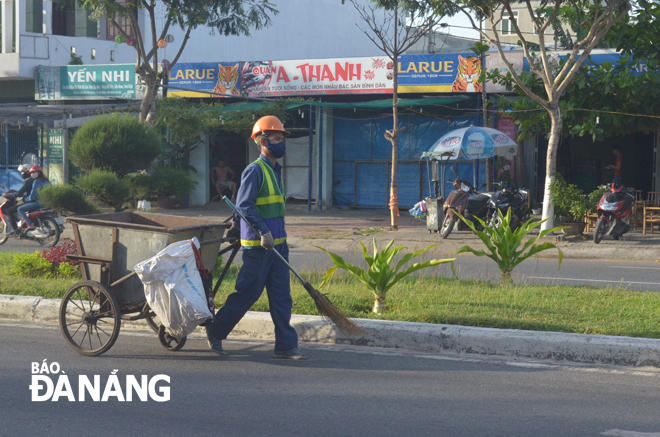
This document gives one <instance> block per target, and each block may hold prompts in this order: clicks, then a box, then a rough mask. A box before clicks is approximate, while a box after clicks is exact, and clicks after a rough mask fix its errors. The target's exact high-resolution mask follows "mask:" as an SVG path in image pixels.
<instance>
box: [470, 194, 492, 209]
mask: <svg viewBox="0 0 660 437" xmlns="http://www.w3.org/2000/svg"><path fill="white" fill-rule="evenodd" d="M488 199H490V195H488V194H483V193H482V194H477V195H475V196H470V197H469V198H468V204H467V208H468V210H471V211H475V210H477V209H479V208H481V207H482V206H485V205H486V203H487V202H488Z"/></svg>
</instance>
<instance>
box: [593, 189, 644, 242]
mask: <svg viewBox="0 0 660 437" xmlns="http://www.w3.org/2000/svg"><path fill="white" fill-rule="evenodd" d="M634 204H635V189H634V188H629V189H628V188H626V187H624V186H623V185H620V184H611V185H610V187H609V190H608V191H607V192H606V193H604V194H603V196H602V197H601V198H600V200H599V201H598V210H597V211H596V214H597V215H598V219H597V220H596V229H595V231H594V243H596V244H598V243H600V242H601V240H602V239H603V237H604V236H605V235H610V236H612V237H614V239H615V240H620V239H621V236H622V235H623V234H625V233H626V232H628V231H629V230H630V224H629V218H630V213H631V212H632V207H633V205H634Z"/></svg>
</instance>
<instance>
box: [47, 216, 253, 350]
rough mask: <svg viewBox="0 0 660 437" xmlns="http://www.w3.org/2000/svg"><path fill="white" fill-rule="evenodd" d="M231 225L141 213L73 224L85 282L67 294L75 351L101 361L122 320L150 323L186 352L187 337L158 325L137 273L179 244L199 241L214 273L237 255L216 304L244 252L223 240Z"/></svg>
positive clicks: (65, 326) (65, 318) (168, 345)
mask: <svg viewBox="0 0 660 437" xmlns="http://www.w3.org/2000/svg"><path fill="white" fill-rule="evenodd" d="M229 220H230V219H227V220H226V221H225V222H223V223H217V222H210V221H208V220H206V219H202V218H197V217H181V216H172V215H163V214H147V213H135V212H118V213H108V214H96V215H90V216H77V217H69V218H67V222H69V223H71V225H72V228H73V235H74V239H75V244H76V249H77V254H76V255H68V257H69V258H70V259H73V260H77V261H80V266H81V272H82V277H83V280H82V281H81V282H78V283H76V284H74V285H73V286H72V287H71V288H70V289H69V290H68V291H67V292H66V294H65V295H64V297H63V298H62V303H61V305H60V313H59V318H60V327H61V329H62V333H63V334H64V338H65V339H66V341H67V342H68V343H69V345H70V346H71V347H72V348H73V349H74V350H75V351H76V352H78V353H80V354H82V355H87V356H96V355H101V354H102V353H104V352H106V351H108V350H109V349H110V348H111V347H112V345H113V344H114V342H115V341H116V340H117V337H118V336H119V330H120V328H121V323H122V320H126V321H134V320H140V319H144V320H145V321H146V322H147V323H148V324H149V326H150V327H151V328H152V329H153V330H154V331H155V332H157V333H158V339H159V340H160V343H161V345H162V346H163V347H164V348H165V349H167V350H170V351H176V350H179V349H181V348H182V347H183V345H184V344H185V342H186V337H183V338H181V339H177V338H175V337H173V336H171V335H169V334H168V333H167V332H166V330H165V327H164V326H162V325H161V324H160V323H159V322H158V318H157V317H156V315H155V314H154V312H153V311H152V310H151V309H150V308H149V305H148V304H147V302H146V299H145V296H144V286H143V284H142V282H141V281H140V279H139V278H138V277H137V274H136V273H135V272H134V271H133V267H134V266H135V265H136V264H138V263H139V262H141V261H144V260H146V259H148V258H151V257H153V256H155V255H156V254H157V253H158V252H160V251H161V250H163V249H165V248H166V247H167V246H168V245H170V244H172V243H174V242H176V241H181V240H188V239H191V238H193V237H197V239H198V240H199V242H200V244H201V246H202V251H201V254H202V260H203V262H204V266H205V267H206V268H207V269H209V270H213V268H214V266H215V262H216V259H217V257H218V256H220V255H223V254H225V253H227V252H231V254H230V256H229V258H228V260H227V262H226V263H225V266H224V269H223V271H222V273H221V275H220V278H219V279H218V282H217V283H216V285H215V288H214V289H213V290H212V294H211V296H210V297H211V299H212V298H213V297H214V296H215V293H216V292H217V290H218V288H219V287H220V284H221V283H222V281H223V279H224V278H225V276H226V274H227V272H228V271H229V266H230V265H231V263H232V262H233V261H234V258H235V256H236V254H237V253H238V250H239V249H240V242H239V241H238V239H237V238H223V236H224V234H225V231H226V230H227V229H228V228H229V227H230V223H228V222H229ZM223 244H224V245H225V246H224V247H223V248H222V249H221V246H222V245H223Z"/></svg>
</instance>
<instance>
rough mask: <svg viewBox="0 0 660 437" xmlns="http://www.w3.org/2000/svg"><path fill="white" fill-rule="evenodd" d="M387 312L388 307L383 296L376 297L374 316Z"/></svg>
mask: <svg viewBox="0 0 660 437" xmlns="http://www.w3.org/2000/svg"><path fill="white" fill-rule="evenodd" d="M387 311H389V307H388V306H387V305H386V304H385V296H376V299H375V300H374V309H373V312H374V313H376V314H383V313H386V312H387Z"/></svg>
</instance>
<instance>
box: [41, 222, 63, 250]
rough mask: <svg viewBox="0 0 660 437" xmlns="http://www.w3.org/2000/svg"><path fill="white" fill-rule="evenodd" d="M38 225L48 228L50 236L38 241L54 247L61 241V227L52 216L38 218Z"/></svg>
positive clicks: (43, 244)
mask: <svg viewBox="0 0 660 437" xmlns="http://www.w3.org/2000/svg"><path fill="white" fill-rule="evenodd" d="M36 221H37V223H36V227H37V228H42V229H44V230H48V237H46V238H38V239H37V242H38V243H39V244H41V245H42V246H45V247H53V246H55V245H56V244H57V242H58V241H60V227H59V226H58V225H57V222H56V221H55V219H54V218H52V217H44V218H43V219H42V218H37V220H36Z"/></svg>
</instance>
